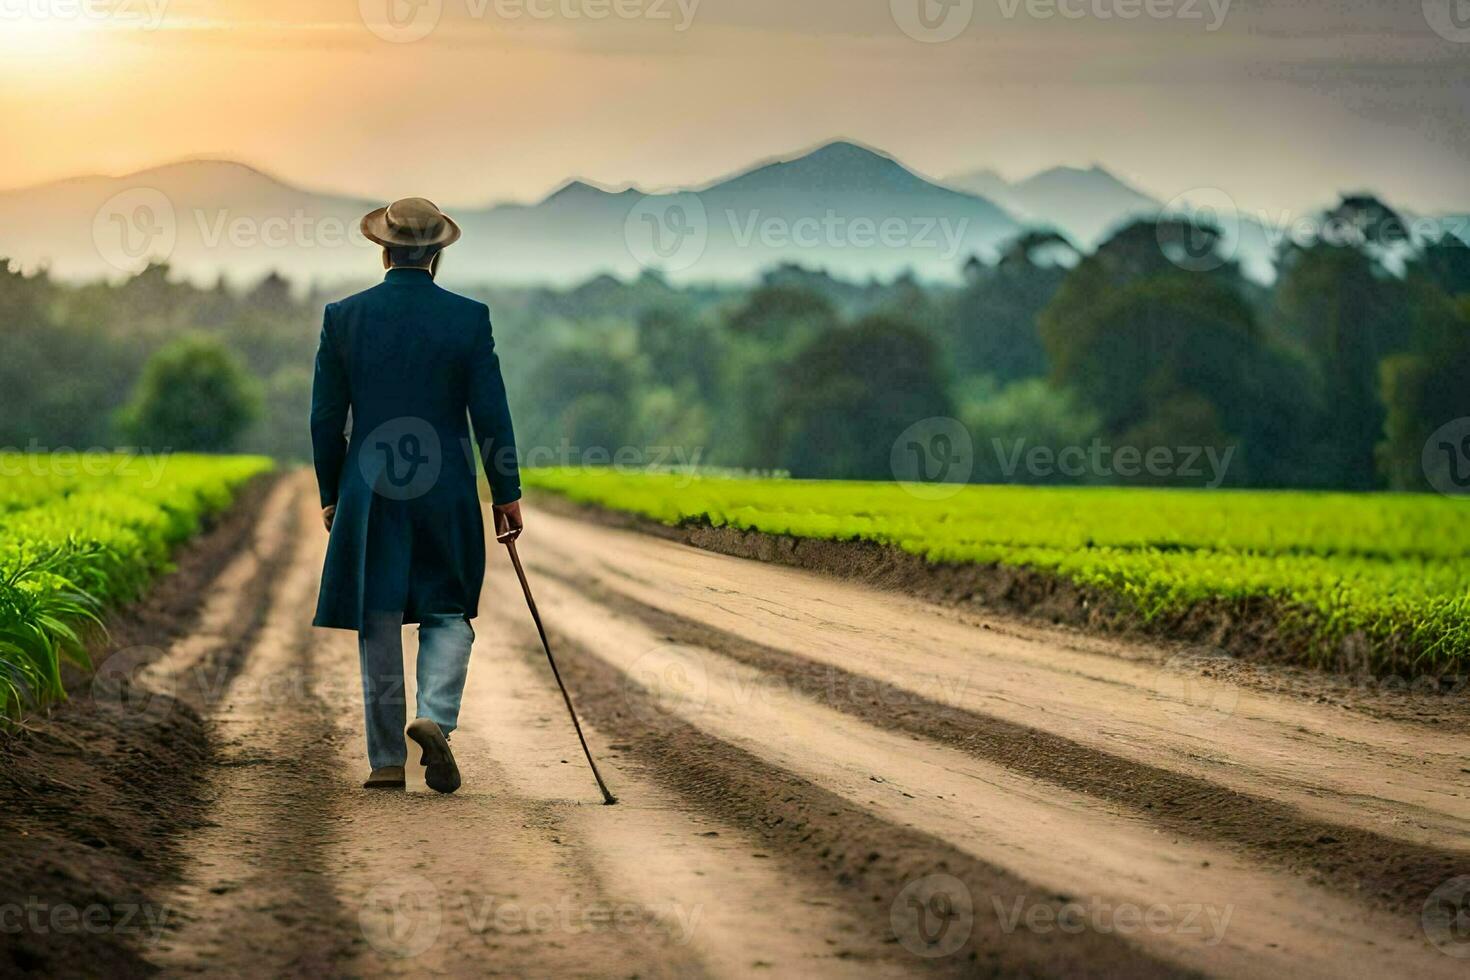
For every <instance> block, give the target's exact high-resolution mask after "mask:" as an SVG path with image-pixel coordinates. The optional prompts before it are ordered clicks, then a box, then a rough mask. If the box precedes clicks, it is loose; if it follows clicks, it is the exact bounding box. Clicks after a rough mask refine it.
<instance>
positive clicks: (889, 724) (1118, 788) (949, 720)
mask: <svg viewBox="0 0 1470 980" xmlns="http://www.w3.org/2000/svg"><path fill="white" fill-rule="evenodd" d="M537 571H538V572H540V573H541V574H544V575H547V576H548V577H553V578H556V579H558V580H561V581H564V582H565V584H567V585H568V586H570V587H572V588H575V589H577V590H579V591H581V592H582V593H583V594H585V595H588V596H590V597H592V598H594V599H595V601H597V602H598V603H600V604H602V605H604V606H606V607H608V608H609V609H612V610H616V611H617V612H620V613H622V614H624V615H627V616H630V617H632V618H633V619H636V620H637V621H638V622H640V623H642V624H643V625H644V626H645V627H647V628H649V629H650V630H653V631H655V632H656V633H657V634H658V635H659V636H662V637H663V638H664V639H666V640H667V641H669V642H672V643H676V644H687V645H691V646H698V647H701V648H705V649H709V650H711V651H714V652H716V653H719V654H722V655H724V656H727V657H729V658H731V659H732V660H735V661H737V662H739V663H742V664H745V665H747V666H750V667H752V668H755V669H757V670H760V671H763V672H765V673H767V674H770V675H772V676H774V677H776V678H779V679H780V682H781V683H782V684H783V685H786V686H788V687H789V688H790V689H792V690H795V691H804V692H811V693H813V694H815V695H817V696H818V697H819V699H820V700H821V703H823V704H826V705H827V706H828V707H831V708H834V709H836V710H839V711H842V712H845V713H847V714H850V715H852V716H853V717H856V718H860V719H862V720H863V721H865V722H867V723H868V724H871V725H874V726H876V727H879V728H883V729H887V730H890V731H896V732H903V733H906V734H910V735H914V736H917V737H920V738H924V739H928V740H931V741H934V742H937V743H939V744H943V745H949V746H952V747H954V748H957V749H959V750H960V751H963V752H966V753H968V754H970V755H973V756H975V757H976V758H978V759H983V760H985V761H986V762H990V763H994V764H996V765H1000V766H1004V767H1006V768H1008V769H1011V770H1014V771H1016V772H1019V773H1023V774H1025V775H1026V776H1029V777H1031V778H1033V779H1037V780H1040V781H1043V782H1047V783H1051V784H1053V785H1056V786H1058V787H1061V788H1063V789H1067V790H1071V791H1074V792H1078V793H1082V794H1085V795H1088V796H1091V797H1094V798H1097V799H1099V800H1106V801H1107V802H1109V803H1112V804H1114V805H1116V806H1119V807H1122V808H1124V809H1126V810H1129V811H1132V812H1134V813H1136V814H1138V815H1139V816H1142V817H1145V818H1147V819H1148V820H1150V821H1152V822H1153V823H1155V824H1157V825H1159V826H1160V827H1163V828H1165V829H1168V830H1170V831H1173V832H1175V833H1180V834H1184V835H1187V836H1189V837H1192V838H1195V839H1198V840H1202V841H1205V842H1217V841H1218V842H1225V843H1228V844H1231V845H1234V846H1237V847H1240V848H1242V849H1243V850H1245V851H1247V852H1248V853H1249V854H1250V855H1251V856H1252V857H1253V858H1255V859H1256V860H1257V861H1260V862H1262V863H1264V864H1266V865H1268V866H1272V867H1277V868H1281V869H1283V870H1285V871H1289V872H1291V873H1293V874H1298V875H1301V876H1303V877H1304V878H1306V879H1307V880H1309V881H1312V882H1313V883H1314V884H1326V885H1330V886H1331V887H1333V888H1335V889H1337V890H1338V891H1340V892H1342V893H1343V894H1345V895H1348V896H1352V897H1355V898H1362V899H1367V900H1369V901H1372V902H1373V903H1375V904H1376V905H1378V906H1379V907H1381V908H1384V909H1386V910H1388V911H1391V912H1395V913H1398V914H1401V915H1405V916H1412V917H1416V918H1417V916H1418V915H1419V913H1420V910H1421V909H1422V908H1423V905H1424V901H1425V899H1426V898H1427V897H1428V895H1429V894H1430V893H1431V892H1432V891H1433V890H1434V889H1435V888H1436V887H1438V886H1439V885H1441V884H1443V883H1444V882H1445V881H1448V880H1449V879H1451V878H1454V877H1456V876H1458V875H1462V874H1470V858H1467V857H1466V856H1465V855H1464V854H1463V853H1457V852H1454V851H1446V850H1441V849H1437V848H1431V847H1422V846H1416V845H1414V844H1411V843H1408V842H1406V841H1401V840H1397V839H1393V838H1387V837H1383V836H1381V835H1378V834H1374V833H1371V832H1368V831H1364V830H1361V829H1358V828H1354V827H1345V826H1341V825H1338V824H1333V823H1329V822H1326V821H1321V820H1316V819H1313V818H1311V817H1309V816H1307V815H1304V814H1302V813H1301V812H1300V811H1298V810H1296V809H1295V808H1294V807H1291V806H1289V805H1286V804H1282V803H1279V802H1277V801H1274V800H1271V799H1268V798H1264V797H1258V796H1252V795H1249V794H1246V793H1242V792H1239V791H1236V790H1233V789H1230V788H1227V787H1223V786H1219V785H1215V784H1212V783H1209V782H1207V781H1205V780H1202V779H1199V778H1196V777H1193V776H1190V775H1187V774H1184V773H1179V772H1174V771H1171V770H1167V769H1162V768H1159V767H1156V766H1149V765H1146V764H1144V763H1140V762H1136V761H1133V760H1129V759H1126V758H1122V757H1118V756H1112V755H1108V754H1106V753H1103V752H1099V751H1097V750H1095V749H1091V748H1088V747H1086V746H1083V745H1079V744H1077V743H1076V742H1073V741H1071V740H1069V739H1066V738H1063V737H1061V736H1058V735H1055V734H1052V733H1050V732H1047V731H1044V730H1040V729H1036V728H1030V727H1026V726H1022V725H1018V724H1015V723H1013V722H1009V721H1004V720H1002V719H999V718H994V717H991V716H988V715H984V714H980V713H977V712H974V711H969V710H965V709H963V708H958V707H955V706H953V705H949V704H944V703H941V702H938V701H935V700H932V699H929V698H926V697H924V696H922V695H918V694H915V693H913V692H912V691H908V690H904V689H902V688H899V687H897V686H895V685H893V684H889V683H887V682H885V681H882V680H879V679H876V678H873V677H869V676H865V675H859V674H855V673H852V672H850V671H846V670H843V669H841V668H839V667H835V666H833V665H831V664H821V663H817V662H815V661H812V660H808V659H806V658H803V657H801V656H798V655H795V654H792V653H789V652H787V651H784V650H779V649H776V648H773V647H769V646H765V645H763V644H759V643H755V642H753V641H751V640H747V639H745V638H743V637H740V636H736V635H734V634H731V633H728V632H725V631H723V630H719V629H716V628H714V627H711V626H709V625H707V624H704V623H700V622H698V621H696V620H692V619H689V618H687V617H683V616H679V615H677V614H674V613H671V612H668V611H667V610H663V609H658V608H656V607H653V606H649V605H646V604H644V603H642V602H639V601H638V600H636V599H633V598H632V597H630V596H628V595H626V594H624V593H621V592H618V591H617V590H615V589H612V588H609V587H607V586H605V585H603V584H601V583H599V582H596V581H594V580H592V579H590V578H588V577H586V576H572V577H566V576H563V575H561V573H559V572H558V571H557V570H556V569H554V568H551V567H547V566H544V565H538V566H537ZM834 690H837V691H847V692H860V693H859V694H858V696H847V697H831V696H827V695H824V694H823V692H831V691H834Z"/></svg>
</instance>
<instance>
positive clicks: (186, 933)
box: [150, 475, 351, 976]
mask: <svg viewBox="0 0 1470 980" xmlns="http://www.w3.org/2000/svg"><path fill="white" fill-rule="evenodd" d="M304 489H305V482H304V480H303V479H302V478H301V477H300V476H299V475H298V476H296V477H293V478H292V479H291V480H290V481H289V482H288V484H287V486H286V487H285V488H284V491H283V492H285V493H287V494H288V496H287V498H286V500H285V502H284V506H285V507H286V508H287V509H288V512H289V516H286V514H282V515H281V518H280V520H279V521H275V522H264V523H263V527H262V531H263V533H265V534H268V535H272V536H273V538H274V540H275V541H277V542H278V543H279V544H280V545H281V546H282V547H283V549H284V551H285V553H286V555H287V556H288V557H289V561H288V563H287V564H286V565H285V566H284V567H283V568H282V569H281V574H276V575H273V577H272V581H271V589H270V594H269V601H268V602H266V603H265V604H264V608H263V609H257V610H250V611H249V613H248V618H247V621H254V620H256V619H260V620H261V626H260V628H259V630H258V632H256V633H255V635H254V637H253V640H252V642H250V643H249V644H248V646H246V645H244V644H231V643H229V642H224V643H220V642H215V641H217V640H219V637H210V636H208V635H207V634H206V635H203V636H201V637H199V638H198V639H199V640H200V641H201V642H200V644H198V646H197V648H196V649H193V650H190V651H187V652H189V653H193V654H197V656H195V657H193V658H192V659H190V660H189V662H188V664H187V666H186V667H185V668H184V669H185V670H186V671H187V673H186V676H187V677H188V678H189V679H188V681H187V687H188V689H189V691H191V692H192V693H193V695H194V696H196V697H200V698H202V699H203V700H204V702H205V703H206V704H208V705H209V707H210V708H211V713H210V718H209V721H210V728H211V733H212V736H213V739H212V740H213V741H214V742H215V745H216V748H215V753H214V759H213V765H212V767H211V772H210V776H211V779H210V795H211V798H212V806H211V810H210V815H209V816H210V823H209V824H208V825H207V826H206V827H204V828H203V829H202V830H201V831H200V832H199V833H197V834H194V835H192V836H191V837H189V838H188V839H187V840H186V841H185V842H184V851H185V853H186V854H187V855H189V857H190V861H189V864H188V866H187V870H186V872H185V874H184V877H183V880H182V881H181V882H180V883H179V885H178V887H177V888H176V889H175V891H174V893H173V895H172V896H171V898H170V900H169V901H168V902H167V904H168V906H169V907H171V908H176V909H179V910H181V912H182V915H181V916H180V918H181V919H182V923H181V927H180V928H179V929H178V930H177V931H176V932H175V933H174V934H173V935H171V936H170V937H169V939H168V940H167V941H166V942H164V943H162V944H160V945H159V947H158V948H157V949H155V950H154V951H153V952H152V955H151V957H150V958H151V959H152V961H153V962H154V963H155V964H156V965H157V966H159V967H160V968H161V969H163V970H165V971H166V972H169V973H207V974H211V975H214V974H219V975H233V976H264V975H273V976H281V975H303V974H312V973H324V974H329V975H330V974H333V973H335V972H337V971H338V964H339V963H340V962H341V961H342V960H343V959H344V958H345V957H346V956H347V955H348V952H349V946H350V944H349V943H348V940H349V939H350V936H351V932H350V931H349V930H348V928H347V926H346V924H345V920H344V917H343V915H342V911H341V909H340V906H339V904H338V902H337V900H336V896H335V894H334V891H333V887H332V879H331V877H330V874H329V869H328V868H327V867H326V866H325V864H324V863H323V861H322V853H323V850H324V844H325V841H326V840H327V839H328V838H329V836H330V834H331V833H332V831H331V827H332V823H333V820H334V803H335V800H336V798H337V797H338V796H339V794H338V793H334V792H332V790H333V787H332V786H331V780H330V769H329V766H328V763H327V755H326V753H323V752H321V751H319V749H321V748H322V747H323V746H329V745H330V744H331V742H332V740H333V739H334V738H336V737H337V736H336V733H335V731H334V730H333V729H332V727H331V725H330V718H329V715H328V714H327V711H326V708H325V705H324V704H323V703H322V702H321V700H320V699H319V698H318V697H316V695H315V686H316V682H317V676H316V672H315V666H314V662H313V657H312V656H311V649H310V644H309V642H308V631H309V623H310V620H311V609H312V606H313V604H314V601H315V588H314V579H315V576H316V574H317V566H316V562H315V561H314V560H313V559H315V558H318V557H319V554H320V549H319V548H317V547H315V546H314V543H313V541H312V539H311V538H307V537H305V536H303V535H301V534H299V533H297V532H298V530H299V529H300V528H302V527H305V526H307V525H306V523H305V522H306V521H307V520H308V519H310V518H311V517H312V516H314V514H313V513H312V512H311V511H310V510H308V509H307V508H306V507H305V506H304V503H305V502H306V501H307V499H308V498H307V496H306V495H305V494H304V493H303V490H304ZM266 567H267V569H271V568H273V566H272V564H271V563H267V566H266ZM211 601H213V600H211ZM222 629H223V630H228V625H227V624H226V625H222ZM242 648H243V649H242ZM221 653H226V654H232V655H231V656H229V657H228V658H227V659H224V660H222V659H220V654H221Z"/></svg>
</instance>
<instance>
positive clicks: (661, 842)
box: [469, 582, 914, 980]
mask: <svg viewBox="0 0 1470 980" xmlns="http://www.w3.org/2000/svg"><path fill="white" fill-rule="evenodd" d="M497 584H498V583H497ZM504 584H505V585H506V586H508V587H510V588H515V587H516V586H515V585H514V583H513V582H505V583H504ZM506 640H507V641H509V642H510V643H511V644H513V645H514V647H515V648H516V649H515V650H514V652H512V651H509V650H508V651H506V652H505V653H504V654H497V656H496V658H495V659H496V662H495V665H494V669H495V682H494V683H492V684H486V685H482V686H480V687H479V688H478V690H477V691H474V692H472V694H474V695H477V696H473V697H472V698H471V699H470V701H469V704H470V705H471V706H472V707H473V708H475V709H476V711H477V712H479V713H481V717H485V718H492V719H494V728H493V732H492V733H491V738H490V740H489V741H490V744H489V745H488V747H487V748H488V751H489V752H491V753H492V754H493V755H494V757H495V759H496V761H497V762H498V763H499V765H500V766H501V768H502V769H503V771H504V772H505V773H506V774H507V776H508V778H510V780H511V781H512V783H513V785H514V787H515V789H514V792H515V793H516V794H517V795H519V796H521V797H524V798H526V799H528V800H534V801H538V802H539V803H540V804H542V805H545V806H548V807H552V808H554V809H556V810H558V811H559V812H560V813H561V814H562V818H563V827H564V828H565V829H566V830H567V831H568V835H567V836H565V837H563V838H562V842H563V844H567V845H571V846H575V847H577V848H578V849H579V851H580V852H581V853H583V854H584V856H585V861H586V863H587V864H588V865H589V867H590V871H589V873H590V874H592V875H594V876H595V877H596V879H597V880H598V881H600V882H602V883H603V891H604V893H605V894H607V895H609V896H614V897H615V898H616V901H615V903H614V905H615V907H621V908H626V909H632V908H645V909H650V910H654V911H656V912H657V913H658V917H659V919H660V922H661V925H662V927H663V928H664V930H665V932H666V934H667V935H669V936H673V937H675V945H677V946H680V947H687V949H688V951H689V952H690V953H692V954H693V955H694V956H696V957H697V958H698V960H699V962H700V964H701V965H703V966H704V967H705V968H706V969H707V971H708V972H709V974H711V975H713V976H743V975H747V974H749V973H751V972H755V971H758V972H759V973H760V974H762V975H766V976H773V977H793V978H796V977H803V978H804V977H810V976H814V975H815V976H823V977H831V978H837V980H842V978H851V980H859V978H862V980H867V978H879V980H882V978H899V977H908V976H912V975H913V974H914V958H913V956H912V955H911V954H909V953H908V952H906V951H904V950H902V949H901V948H899V947H897V946H895V945H894V944H891V943H886V942H884V941H883V937H882V936H881V935H878V934H874V933H871V932H870V931H869V930H867V929H865V928H864V927H863V921H862V919H861V918H860V917H858V916H855V915H853V914H852V913H850V912H849V911H848V910H847V908H846V901H845V896H844V895H843V894H841V892H840V890H839V889H837V888H834V887H833V886H832V885H831V883H830V882H829V881H827V880H825V879H823V880H817V879H815V878H813V877H812V876H810V875H805V874H802V873H801V871H800V869H797V868H790V867H788V866H787V863H786V862H785V861H783V860H781V855H779V854H772V853H770V852H769V851H768V849H767V848H766V847H765V846H764V844H763V842H762V841H761V840H760V838H759V835H757V834H752V833H749V832H747V831H746V830H745V829H743V828H741V827H738V826H735V825H734V824H731V823H729V822H727V821H722V820H719V819H717V818H715V817H713V816H711V815H709V814H707V813H704V812H701V811H699V810H691V808H690V807H689V806H688V805H687V804H686V803H685V802H684V801H683V800H681V799H680V798H679V797H678V796H676V795H674V794H672V793H670V792H669V791H668V790H666V789H664V788H663V787H662V786H660V785H659V784H658V783H656V782H654V781H652V780H648V779H645V778H642V777H641V776H640V775H638V774H635V773H634V772H633V771H632V770H631V769H630V768H629V767H627V766H626V765H623V764H622V762H621V756H620V750H621V746H617V747H614V748H613V749H612V750H611V751H609V752H605V753H604V754H603V755H602V758H601V759H600V762H601V764H602V765H603V767H604V768H605V769H606V770H608V775H609V776H610V777H611V778H613V779H615V780H616V781H617V787H618V793H619V794H620V796H621V800H622V802H621V803H620V804H619V805H618V806H615V807H604V806H598V805H595V801H596V800H597V795H596V790H595V787H594V785H593V783H592V781H591V779H590V778H589V774H588V772H587V770H586V768H585V766H584V765H583V764H582V762H581V748H580V747H579V746H578V745H577V742H576V738H575V736H574V735H573V733H572V730H571V726H570V723H569V721H568V719H567V717H566V711H565V709H564V708H563V706H562V703H561V695H560V694H559V693H558V692H557V691H556V689H555V684H554V682H553V681H552V679H551V676H550V672H549V671H548V669H547V667H546V662H545V658H544V656H543V655H542V653H541V648H540V646H539V644H538V643H537V641H536V639H535V635H534V633H533V632H532V630H531V628H530V623H529V621H528V620H526V619H525V618H524V617H522V618H521V619H520V620H519V621H515V622H514V623H513V624H512V628H510V629H509V630H508V631H507V636H506ZM583 726H584V729H585V730H586V731H587V735H588V738H589V739H591V740H592V742H593V743H594V744H596V745H604V744H606V742H607V739H606V738H604V737H603V736H602V733H600V732H599V731H597V730H596V729H595V728H594V727H593V726H592V725H591V724H590V722H589V721H588V720H587V719H583ZM589 802H592V803H593V805H590V806H589V805H587V804H588V803H589Z"/></svg>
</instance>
